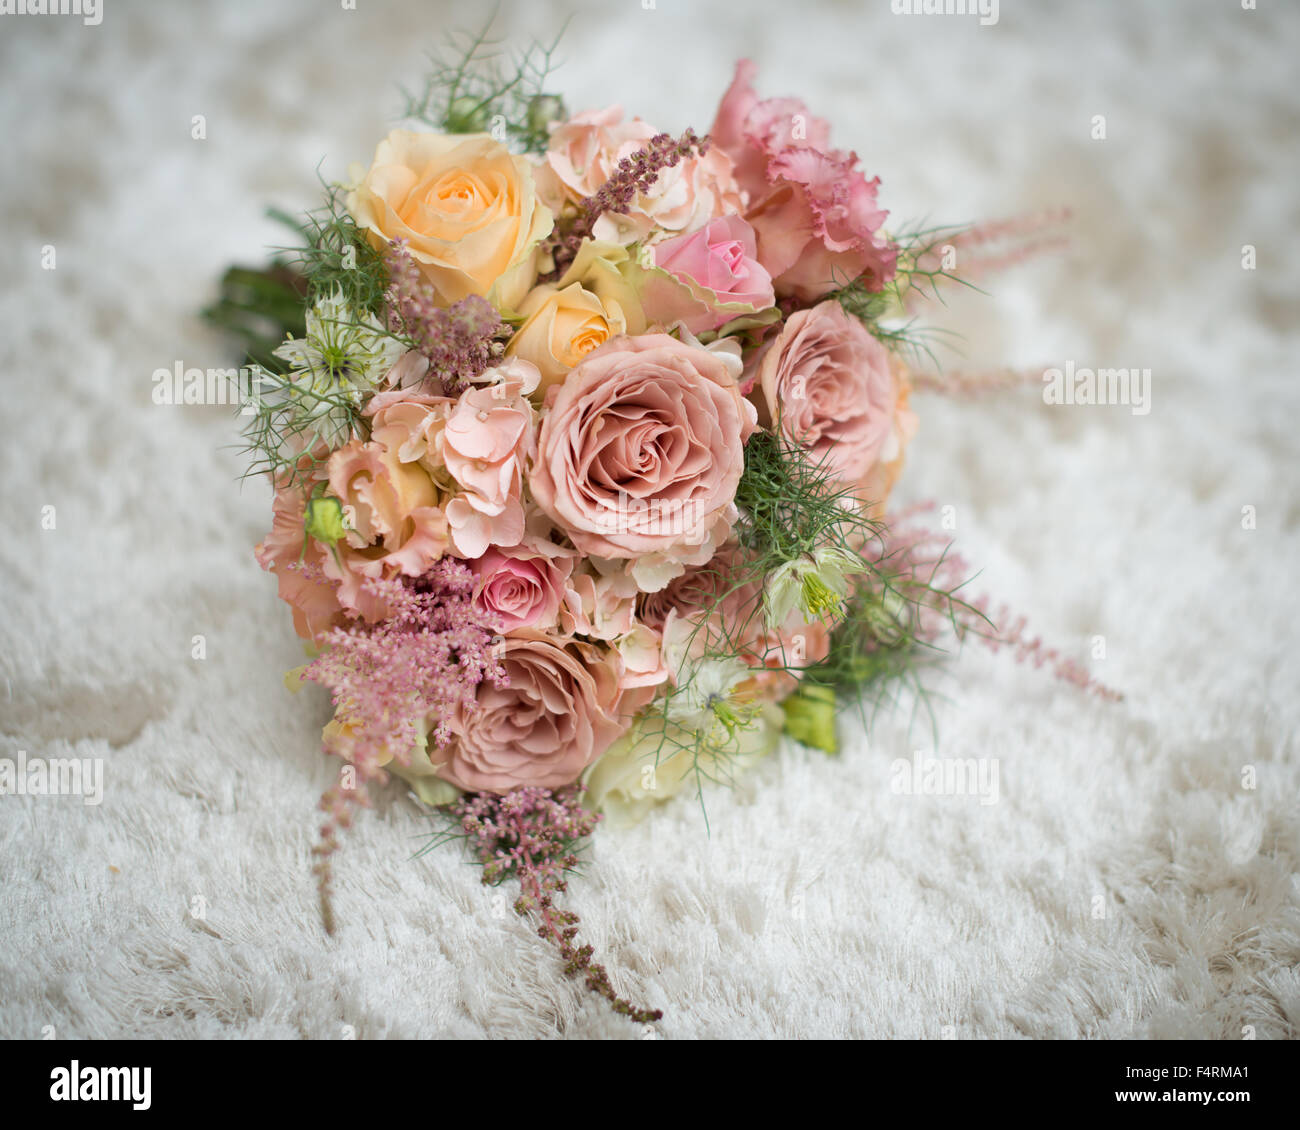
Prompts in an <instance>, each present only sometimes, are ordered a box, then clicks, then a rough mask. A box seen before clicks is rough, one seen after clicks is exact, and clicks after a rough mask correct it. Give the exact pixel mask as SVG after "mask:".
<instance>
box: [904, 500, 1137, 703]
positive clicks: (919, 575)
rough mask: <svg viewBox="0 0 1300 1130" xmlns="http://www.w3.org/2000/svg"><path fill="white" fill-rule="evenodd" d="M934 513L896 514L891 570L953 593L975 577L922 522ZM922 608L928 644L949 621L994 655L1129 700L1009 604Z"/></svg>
mask: <svg viewBox="0 0 1300 1130" xmlns="http://www.w3.org/2000/svg"><path fill="white" fill-rule="evenodd" d="M933 509H934V503H933V502H928V503H920V504H918V505H916V506H913V507H911V508H909V509H908V510H906V511H904V512H902V513H901V514H900V515H898V516H896V518H895V521H894V524H893V525H892V526H891V527H890V530H889V534H888V537H887V539H886V540H885V542H884V544H885V546H886V549H885V551H884V555H885V559H887V560H888V561H890V562H891V567H892V568H894V569H898V570H899V571H900V572H901V574H902V575H903V576H911V577H913V578H915V579H917V580H920V581H924V582H925V584H926V586H927V587H928V588H932V589H933V590H935V591H936V593H940V594H953V593H956V591H957V590H958V589H959V588H960V587H961V585H962V584H963V582H964V580H965V577H966V576H968V575H969V569H968V565H967V563H966V562H965V561H964V560H963V559H962V558H961V557H960V556H958V555H956V554H952V553H949V552H947V542H946V540H945V538H944V537H943V536H942V535H941V534H940V533H938V532H936V531H934V530H932V529H930V528H929V527H927V526H926V525H925V524H923V523H921V522H919V521H918V520H917V518H918V516H919V515H921V514H924V513H926V512H928V511H930V510H933ZM917 606H918V608H919V609H920V610H921V612H920V616H919V617H918V630H917V637H918V638H919V639H921V640H923V641H925V642H933V641H934V640H935V639H937V638H938V636H939V634H940V631H941V630H942V628H943V622H944V621H945V620H946V621H947V622H948V623H949V624H951V625H952V627H953V628H954V629H955V631H956V635H957V638H958V639H959V640H961V639H964V638H965V637H966V636H974V637H975V638H976V639H978V640H979V641H980V642H981V643H982V644H984V646H985V647H987V648H988V649H989V650H990V651H992V652H994V653H997V652H999V651H1001V650H1002V649H1003V648H1008V649H1010V650H1011V652H1012V654H1013V655H1014V657H1015V660H1016V662H1017V663H1024V662H1031V663H1033V665H1034V666H1035V667H1044V666H1048V667H1050V668H1051V670H1052V673H1053V674H1054V675H1055V676H1056V677H1057V678H1058V679H1061V680H1062V681H1063V682H1067V683H1070V684H1071V685H1072V686H1076V687H1078V688H1079V689H1080V690H1082V691H1085V692H1087V693H1089V694H1094V695H1097V696H1098V697H1099V698H1102V699H1105V700H1107V701H1110V702H1118V701H1120V700H1122V699H1123V697H1124V696H1123V694H1121V693H1120V692H1119V691H1117V690H1114V689H1113V688H1112V687H1109V686H1107V685H1106V684H1105V683H1103V682H1101V681H1100V680H1099V679H1096V678H1094V677H1093V676H1092V675H1090V674H1089V673H1088V672H1087V671H1086V670H1084V668H1083V667H1081V666H1080V665H1079V664H1078V663H1076V662H1075V661H1074V660H1072V659H1069V658H1068V657H1066V656H1064V655H1062V654H1061V652H1060V651H1059V650H1057V649H1056V648H1053V647H1048V646H1047V645H1046V644H1045V643H1044V641H1043V639H1042V637H1040V636H1034V637H1032V638H1031V637H1029V636H1028V635H1027V633H1026V627H1027V620H1026V618H1025V617H1024V616H1021V615H1018V614H1013V613H1012V611H1011V609H1010V608H1009V606H1008V605H1006V604H1000V605H999V607H998V609H997V612H996V613H995V614H992V615H990V614H989V608H990V607H991V606H992V600H991V598H990V597H988V596H987V595H984V596H979V597H975V598H973V599H971V600H969V601H965V600H961V601H953V600H951V599H947V600H943V599H940V600H930V601H925V600H922V601H918V605H917Z"/></svg>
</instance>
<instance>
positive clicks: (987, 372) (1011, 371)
mask: <svg viewBox="0 0 1300 1130" xmlns="http://www.w3.org/2000/svg"><path fill="white" fill-rule="evenodd" d="M1047 368H1048V366H1047V365H1043V366H1041V367H1039V368H1023V367H1022V368H1013V367H1011V366H1003V367H1002V368H998V369H948V370H945V371H944V372H942V373H925V372H918V371H916V370H913V371H912V373H911V378H912V390H913V391H914V392H935V393H938V394H940V395H941V396H951V397H955V398H958V399H961V400H967V399H973V398H975V397H979V396H983V395H986V394H989V393H995V392H1006V391H1008V390H1009V389H1013V388H1020V387H1021V386H1023V385H1028V384H1034V383H1035V382H1041V381H1042V379H1043V372H1044V370H1045V369H1047Z"/></svg>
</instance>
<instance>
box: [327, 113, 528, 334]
mask: <svg viewBox="0 0 1300 1130" xmlns="http://www.w3.org/2000/svg"><path fill="white" fill-rule="evenodd" d="M347 207H348V211H349V212H350V213H351V214H352V218H353V219H354V220H355V221H356V223H357V225H358V226H359V227H361V228H363V229H365V230H366V231H367V232H369V233H370V240H371V243H373V244H374V246H375V247H376V248H380V249H382V248H384V247H386V246H387V245H388V244H389V243H390V242H391V241H393V240H397V239H401V240H404V241H405V242H406V249H407V250H408V251H409V252H410V254H411V258H413V259H414V260H415V261H416V263H417V264H419V267H420V270H421V271H422V272H423V273H424V275H425V277H426V278H428V280H429V282H430V283H432V284H433V286H434V287H436V288H437V291H438V296H439V300H440V301H442V302H445V303H446V304H448V305H450V304H451V303H453V302H459V301H460V300H461V299H462V298H465V297H467V296H468V295H471V294H478V295H482V296H484V297H485V298H488V299H490V300H491V301H492V302H494V303H495V304H496V305H497V306H499V307H501V308H503V309H514V308H515V307H516V306H517V305H518V304H519V303H520V302H522V301H523V298H524V295H526V294H527V293H528V290H529V288H530V287H531V286H532V285H533V283H534V281H535V280H536V278H537V268H538V257H539V245H540V242H541V240H542V239H544V238H545V237H546V236H548V235H549V234H550V232H551V227H552V215H551V210H550V209H549V208H547V207H546V206H545V205H544V204H542V203H541V201H540V200H538V199H537V194H536V191H535V189H534V185H533V175H532V170H531V166H530V165H529V163H528V161H527V160H525V159H524V158H523V157H518V156H515V155H514V154H512V153H511V152H510V150H509V149H507V148H506V147H505V146H504V145H502V144H501V143H500V142H497V141H494V140H493V139H492V138H491V137H489V136H488V135H486V134H452V135H448V134H436V133H416V132H413V131H411V130H400V129H399V130H394V131H393V132H392V133H390V134H389V135H388V136H387V137H386V138H384V140H383V141H381V142H380V143H379V147H378V149H376V150H375V159H374V161H373V163H372V164H371V166H370V169H369V171H368V172H367V173H366V174H365V176H364V177H363V178H362V179H361V182H360V184H358V185H357V187H356V188H355V189H354V190H353V191H352V192H351V193H350V194H349V195H348V198H347Z"/></svg>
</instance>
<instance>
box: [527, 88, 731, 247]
mask: <svg viewBox="0 0 1300 1130" xmlns="http://www.w3.org/2000/svg"><path fill="white" fill-rule="evenodd" d="M658 133H659V131H658V130H656V129H655V128H654V127H653V126H651V125H650V124H649V123H648V122H643V121H642V120H641V119H640V118H633V119H632V120H631V121H630V122H625V121H623V108H622V107H621V106H611V107H609V108H608V109H606V110H589V111H586V112H584V113H581V114H575V115H574V116H573V117H572V118H570V119H569V121H567V122H565V123H564V124H563V125H561V126H560V127H559V128H558V129H556V130H555V132H554V133H552V134H551V140H550V145H549V147H548V149H547V151H546V156H545V159H544V160H545V163H544V164H543V165H542V167H541V168H540V169H539V170H538V173H537V187H538V192H539V194H540V195H541V196H542V199H543V200H544V201H545V202H546V203H547V205H548V206H549V207H551V209H552V210H553V211H555V212H556V213H557V214H558V212H559V211H560V209H561V208H563V207H564V205H565V204H566V203H567V204H570V205H572V204H577V203H579V202H580V201H581V200H582V199H583V198H584V197H587V196H593V195H595V193H596V192H597V191H598V190H599V189H600V187H601V186H602V185H603V184H604V183H605V182H606V181H607V180H609V178H610V176H611V175H612V174H613V173H614V172H615V171H616V170H617V168H618V163H619V161H621V160H622V159H623V158H624V157H630V156H632V155H633V154H635V153H637V152H639V151H640V150H641V149H644V148H645V146H646V143H647V142H648V141H649V140H650V139H651V138H652V137H654V136H656V135H657V134H658ZM741 207H742V200H741V196H740V191H739V188H738V187H737V185H736V180H735V176H734V175H733V173H732V167H731V158H730V157H728V156H727V154H726V153H724V152H723V151H722V150H720V149H717V148H716V147H710V148H709V150H708V152H706V153H705V154H704V155H703V156H698V155H697V156H692V157H688V158H686V159H685V160H683V161H681V162H679V163H678V164H677V165H676V166H674V167H672V168H669V169H664V170H663V171H662V172H661V173H660V174H659V176H658V177H657V178H656V179H655V182H654V184H653V185H652V186H651V187H650V189H649V191H648V192H644V193H642V194H640V195H639V196H638V197H637V198H636V201H635V203H634V205H633V207H632V208H631V209H630V210H629V211H628V212H627V214H616V213H606V214H605V215H604V216H602V217H601V218H600V219H599V220H598V221H597V223H596V226H595V229H594V230H593V232H592V234H593V236H594V237H595V238H596V239H601V240H609V241H612V242H614V243H623V244H627V243H635V242H639V241H641V240H644V239H646V238H647V237H648V236H650V235H651V234H652V232H653V231H654V229H656V228H658V229H662V230H663V231H667V232H669V233H674V234H675V233H678V232H691V231H695V230H696V229H697V228H701V227H703V226H704V225H705V224H707V223H708V222H709V221H710V220H711V219H713V218H714V217H715V216H720V215H723V214H724V213H726V212H739V211H740V210H741Z"/></svg>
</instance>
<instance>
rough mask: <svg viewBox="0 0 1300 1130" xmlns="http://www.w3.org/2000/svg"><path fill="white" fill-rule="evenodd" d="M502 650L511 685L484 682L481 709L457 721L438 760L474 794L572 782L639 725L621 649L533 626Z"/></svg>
mask: <svg viewBox="0 0 1300 1130" xmlns="http://www.w3.org/2000/svg"><path fill="white" fill-rule="evenodd" d="M502 647H503V649H504V653H503V655H502V656H501V663H502V666H503V667H504V668H505V670H506V674H507V676H508V678H509V685H508V686H505V687H496V686H493V685H492V684H491V683H490V682H485V683H480V684H479V688H478V699H477V702H476V704H475V706H474V707H472V708H471V709H468V710H463V711H461V712H460V714H459V716H458V717H457V718H456V719H454V720H453V723H452V730H453V732H454V734H455V737H454V739H453V740H452V742H451V743H450V744H449V745H448V746H447V748H446V749H445V750H441V751H438V752H436V753H435V752H433V751H430V757H431V758H432V759H433V760H435V761H441V764H440V766H439V773H440V775H441V776H442V777H443V778H444V779H446V780H448V781H450V782H452V784H454V785H456V786H458V787H460V788H462V789H468V790H471V791H474V792H491V793H507V792H510V791H511V790H512V789H518V788H523V787H525V786H527V785H536V786H539V787H542V788H559V787H560V786H562V785H568V784H571V783H572V782H573V781H575V780H577V778H578V776H579V775H580V774H581V773H582V771H583V770H584V769H585V768H586V767H587V766H588V765H590V764H591V763H592V762H593V761H595V760H596V758H598V757H599V756H600V755H601V754H602V753H604V752H605V750H606V749H608V748H609V746H610V745H611V744H612V743H613V742H614V740H615V739H616V738H618V737H619V735H620V734H622V733H623V732H624V731H625V730H626V729H627V727H628V725H629V724H630V722H631V717H630V715H629V716H627V717H624V716H623V709H624V702H623V694H622V692H621V690H620V678H621V670H620V667H621V661H620V659H619V657H618V653H617V652H614V651H612V650H610V649H608V648H600V647H597V646H596V645H594V644H587V643H581V642H578V641H569V642H564V641H556V640H553V639H551V638H549V637H548V636H545V635H543V634H542V633H540V632H533V631H527V630H521V631H519V632H518V633H516V634H515V635H512V636H507V637H506V638H505V640H504V642H503V644H502Z"/></svg>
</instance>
